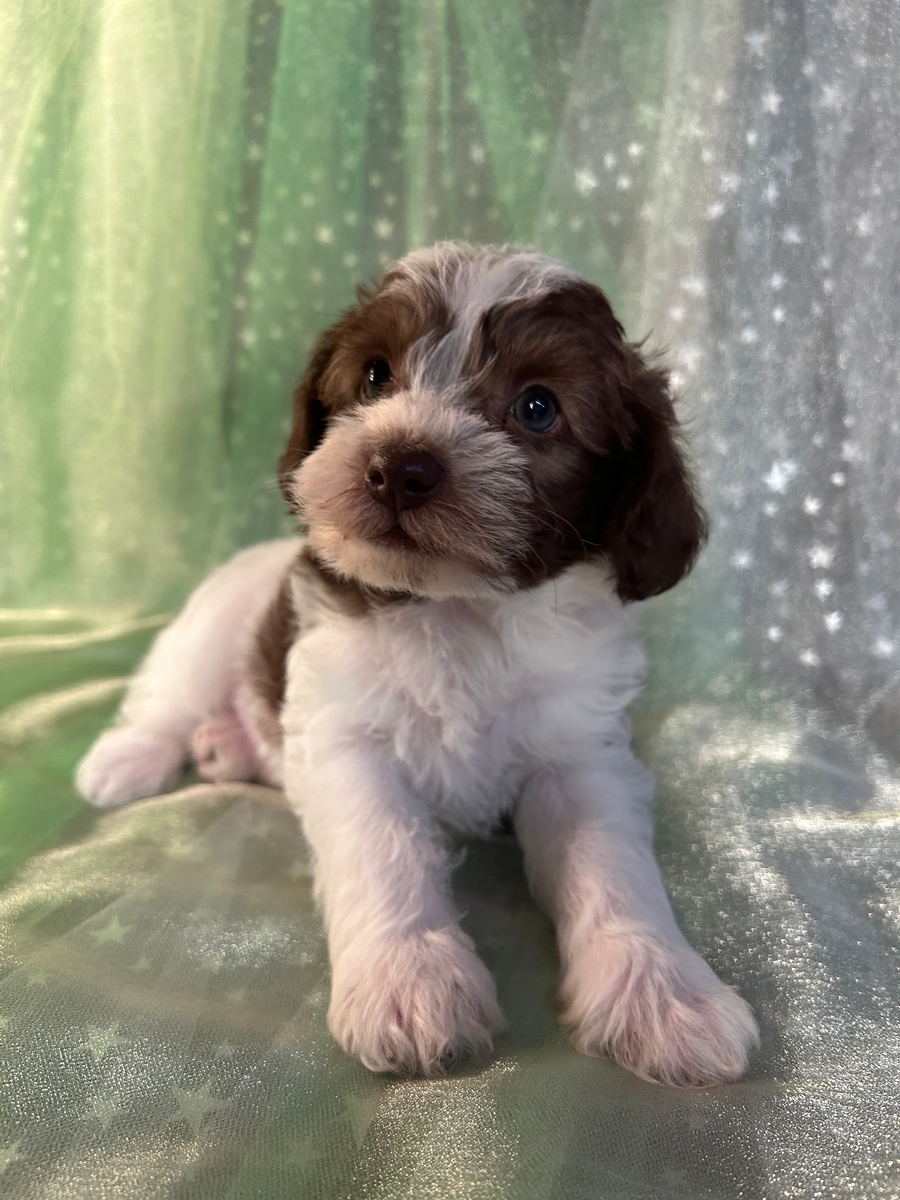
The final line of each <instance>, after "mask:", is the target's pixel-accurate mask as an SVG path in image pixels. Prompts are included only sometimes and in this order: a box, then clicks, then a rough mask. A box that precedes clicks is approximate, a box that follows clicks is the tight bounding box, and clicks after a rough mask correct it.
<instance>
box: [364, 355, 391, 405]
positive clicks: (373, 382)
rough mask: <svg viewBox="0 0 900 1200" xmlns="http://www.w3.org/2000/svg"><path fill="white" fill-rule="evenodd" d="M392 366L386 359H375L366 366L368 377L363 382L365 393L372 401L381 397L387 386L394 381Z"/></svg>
mask: <svg viewBox="0 0 900 1200" xmlns="http://www.w3.org/2000/svg"><path fill="white" fill-rule="evenodd" d="M393 378H394V377H393V375H392V374H391V364H390V363H389V362H388V360H387V359H386V358H373V359H372V360H371V362H369V363H368V364H367V366H366V377H365V380H364V381H363V391H364V392H365V393H366V396H367V397H368V398H369V399H370V400H374V399H375V398H376V396H380V395H381V393H382V391H383V390H384V387H385V384H388V383H390V382H391V380H392V379H393Z"/></svg>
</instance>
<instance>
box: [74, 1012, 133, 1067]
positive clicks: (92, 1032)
mask: <svg viewBox="0 0 900 1200" xmlns="http://www.w3.org/2000/svg"><path fill="white" fill-rule="evenodd" d="M127 1045H128V1038H123V1037H119V1022H118V1021H115V1022H113V1024H112V1025H110V1026H109V1028H108V1029H101V1028H100V1026H99V1025H89V1026H88V1035H87V1041H86V1042H82V1043H81V1045H80V1046H76V1047H75V1049H76V1050H90V1052H91V1054H92V1055H93V1056H94V1062H95V1063H97V1062H99V1061H100V1059H101V1058H102V1057H103V1055H104V1054H105V1053H106V1052H107V1050H113V1049H115V1048H116V1047H118V1046H127Z"/></svg>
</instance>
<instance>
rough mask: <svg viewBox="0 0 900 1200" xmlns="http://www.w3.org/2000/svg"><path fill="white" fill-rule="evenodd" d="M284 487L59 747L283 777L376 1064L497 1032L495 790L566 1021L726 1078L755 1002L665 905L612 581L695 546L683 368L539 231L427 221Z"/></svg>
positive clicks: (110, 764) (311, 379) (145, 780)
mask: <svg viewBox="0 0 900 1200" xmlns="http://www.w3.org/2000/svg"><path fill="white" fill-rule="evenodd" d="M280 480H281V486H282V489H283V491H284V494H285V497H286V498H287V501H288V503H289V505H290V506H291V508H292V509H293V510H294V511H295V512H296V513H297V515H298V516H299V517H300V519H301V521H302V522H303V524H304V525H305V528H306V534H305V536H304V537H303V538H300V539H286V540H283V541H276V542H271V543H268V544H265V545H259V546H254V547H252V548H250V549H249V550H244V551H243V552H242V553H240V554H238V555H237V556H236V557H235V558H234V559H232V560H231V562H229V563H228V564H227V565H226V566H224V567H222V568H221V569H220V570H218V571H216V572H215V573H214V574H213V575H212V576H211V577H210V578H209V579H207V581H206V582H205V583H204V584H202V585H201V587H200V588H199V589H198V590H197V591H196V592H195V593H194V594H193V596H192V597H191V598H190V600H189V601H188V603H187V606H186V607H185V609H184V611H183V612H182V613H181V615H180V616H179V617H178V618H177V620H176V621H175V622H174V623H173V624H172V625H171V626H170V627H169V628H168V629H167V630H165V631H164V632H163V633H162V634H161V635H160V637H159V638H158V639H157V641H156V643H155V645H154V646H153V648H152V650H151V651H150V654H149V656H148V658H147V660H146V662H145V663H144V665H143V667H142V668H141V670H140V672H139V673H138V675H137V676H136V678H135V679H134V681H133V683H132V685H131V687H130V690H129V692H128V695H127V696H126V699H125V701H124V703H123V706H122V710H121V714H120V718H119V722H118V726H117V727H116V728H114V729H113V730H111V731H109V732H107V733H105V734H103V735H102V736H101V737H100V739H99V740H98V741H97V743H96V744H95V745H94V747H93V749H92V750H91V751H90V753H89V754H88V755H87V757H86V758H85V759H84V760H83V761H82V763H81V765H80V767H79V769H78V775H77V782H78V786H79V788H80V790H81V792H82V794H83V795H84V796H85V797H86V798H87V799H89V800H91V801H93V802H94V803H95V804H99V805H113V804H123V803H126V802H127V801H130V800H135V799H137V798H138V797H141V796H148V795H152V794H155V793H158V792H159V791H161V790H163V789H165V788H167V787H170V786H171V785H172V784H173V783H174V781H175V780H176V778H177V776H178V774H179V772H180V771H181V768H182V765H183V763H184V761H185V759H186V758H187V756H188V754H189V752H190V753H192V754H193V756H194V758H195V759H196V762H197V765H198V767H199V770H200V772H201V774H202V775H204V776H205V777H206V778H208V779H211V780H226V779H258V780H261V781H263V782H266V783H269V784H272V785H274V786H279V787H281V786H283V787H284V788H285V790H286V792H287V795H288V797H289V799H290V801H291V803H292V805H293V807H294V808H295V809H296V811H297V813H298V814H299V816H300V819H301V821H302V823H303V829H304V831H305V833H306V837H307V839H308V841H309V843H310V845H311V847H312V850H313V852H314V858H315V870H316V882H317V895H318V898H319V901H320V903H321V906H322V910H323V912H324V917H325V922H326V925H327V930H328V941H329V950H330V956H331V964H332V974H333V978H332V995H331V1007H330V1012H329V1025H330V1028H331V1030H332V1032H333V1034H334V1036H335V1038H336V1039H337V1040H338V1042H339V1043H340V1044H341V1046H343V1047H344V1049H345V1050H347V1051H348V1052H349V1053H351V1054H356V1055H358V1056H359V1058H360V1059H362V1061H363V1062H364V1063H365V1064H366V1065H367V1066H368V1067H370V1068H371V1069H372V1070H373V1071H395V1072H403V1073H421V1074H426V1075H428V1074H433V1073H435V1072H438V1071H440V1070H442V1069H444V1068H445V1067H446V1065H447V1064H448V1063H449V1062H450V1061H452V1060H454V1059H456V1058H458V1057H459V1056H462V1055H466V1054H473V1053H474V1054H478V1053H483V1052H485V1051H486V1050H488V1049H489V1048H490V1046H491V1038H492V1035H493V1034H494V1033H495V1032H496V1031H497V1030H499V1029H500V1027H501V1023H502V1016H501V1012H500V1009H499V1007H498V1004H497V998H496V993H495V989H494V983H493V980H492V978H491V976H490V974H489V972H488V971H487V969H486V968H485V966H484V965H483V963H482V962H481V961H480V959H479V958H478V956H477V954H476V953H475V949H474V946H473V944H472V942H471V941H470V939H469V938H468V937H467V936H466V935H465V934H464V933H463V932H462V930H461V929H460V926H459V921H458V915H457V913H456V912H455V911H454V907H453V903H452V900H451V895H450V889H449V874H450V863H449V861H448V854H447V850H446V847H445V844H444V839H443V836H442V828H443V827H451V828H454V829H458V830H463V831H465V832H466V833H469V834H485V833H487V832H488V831H490V830H491V829H492V828H493V827H495V826H496V824H497V822H498V821H499V820H500V819H501V818H502V817H503V816H504V815H509V816H511V818H512V820H513V823H514V826H515V830H516V833H517V835H518V838H519V841H520V843H521V846H522V850H523V852H524V858H525V865H526V869H527V873H528V878H529V881H530V883H531V886H532V889H533V891H534V894H535V896H536V897H537V898H538V900H539V901H540V903H541V904H542V905H543V906H544V907H545V908H546V910H547V911H548V912H549V913H550V914H551V915H552V917H553V919H554V920H555V923H556V928H557V932H558V939H559V949H560V957H561V961H562V981H561V988H560V1000H561V1008H562V1021H563V1023H564V1024H565V1026H566V1027H567V1029H568V1030H569V1032H570V1035H571V1039H572V1042H573V1044H574V1045H575V1046H576V1047H577V1048H578V1049H579V1050H581V1051H584V1052H585V1053H588V1054H597V1053H601V1052H607V1053H609V1054H611V1055H612V1056H613V1057H614V1058H615V1059H616V1060H617V1061H618V1062H620V1063H621V1064H623V1065H624V1066H625V1067H627V1068H629V1069H630V1070H632V1071H634V1072H635V1073H637V1074H638V1075H640V1076H642V1077H643V1078H645V1079H653V1080H659V1081H661V1082H664V1083H668V1084H677V1085H705V1084H714V1083H720V1082H722V1081H725V1080H734V1079H737V1078H739V1077H740V1076H741V1075H742V1073H743V1072H744V1070H745V1068H746V1065H747V1057H748V1052H749V1050H750V1049H751V1047H752V1046H753V1045H754V1043H755V1041H756V1038H757V1033H756V1026H755V1024H754V1021H753V1017H752V1015H751V1013H750V1010H749V1008H748V1007H747V1005H746V1004H745V1003H744V1001H743V1000H741V999H740V998H739V997H738V996H737V995H736V994H735V992H734V991H732V989H731V988H729V987H727V986H725V985H724V984H723V983H721V982H720V981H719V979H718V978H717V977H716V976H715V974H714V973H713V972H712V970H711V969H710V968H709V966H707V964H706V963H705V962H704V961H703V960H702V959H701V958H700V957H699V956H698V955H697V954H696V953H695V952H694V950H693V949H692V948H691V947H690V945H689V944H688V943H687V941H686V940H685V938H684V936H683V935H682V934H681V932H680V931H679V929H678V927H677V925H676V923H675V920H674V917H673V915H672V912H671V909H670V906H669V902H668V899H667V897H666V893H665V891H664V888H663V884H662V880H661V877H660V873H659V869H658V867H657V865H656V862H655V860H654V858H653V854H652V848H651V839H652V829H651V820H650V814H649V801H650V798H651V792H652V781H651V778H650V776H649V774H648V772H647V771H646V770H645V769H644V768H643V767H642V766H641V765H640V764H639V763H638V762H637V761H636V759H635V758H634V755H633V753H632V750H631V745H630V736H629V724H628V718H627V716H626V708H627V707H628V705H629V704H630V703H631V702H632V701H633V700H634V698H635V697H636V695H637V694H638V690H639V681H640V676H641V672H642V665H643V659H642V653H641V650H640V648H639V646H638V644H637V643H636V641H635V640H634V637H633V635H632V632H631V629H630V624H629V618H628V613H627V610H626V605H627V604H628V603H629V602H630V601H635V600H642V599H644V598H646V597H648V596H654V595H657V594H658V593H660V592H664V591H666V590H667V589H668V588H670V587H672V586H673V585H674V584H676V583H677V582H678V581H679V579H680V578H681V577H682V576H683V575H684V574H685V572H686V571H688V570H689V568H690V566H691V565H692V563H693V561H694V558H695V556H696V554H697V551H698V549H699V547H700V545H701V543H702V541H703V538H704V535H705V520H704V516H703V513H702V511H701V509H700V507H699V505H698V502H697V499H696V496H695V494H694V490H693V486H692V483H691V479H690V476H689V473H688V470H687V468H686V465H685V460H684V456H683V453H682V450H681V447H680V442H679V432H678V427H677V423H676V419H675V414H674V411H673V407H672V401H671V398H670V395H669V391H668V387H667V377H666V375H665V373H664V372H663V371H661V370H660V369H659V368H658V367H656V366H653V365H650V364H648V363H647V362H646V361H645V360H644V359H643V358H642V356H641V354H640V352H639V350H638V348H637V347H635V346H634V345H630V344H629V343H628V342H626V341H625V338H624V333H623V330H622V327H621V325H620V324H619V323H618V321H617V320H616V318H615V316H614V315H613V312H612V310H611V308H610V306H609V303H608V302H607V300H606V298H605V297H604V295H603V294H602V293H601V292H600V291H599V290H598V289H597V288H595V287H593V286H592V285H591V284H589V283H587V282H585V281H584V280H583V279H581V278H579V277H578V276H577V275H575V274H573V273H572V272H571V271H570V270H568V269H567V268H566V267H564V266H563V265H561V264H560V263H558V262H555V261H553V260H551V259H549V258H546V257H544V256H543V255H540V254H537V253H531V252H522V251H519V250H515V249H509V248H499V249H498V248H494V247H474V246H467V245H457V244H451V243H444V244H441V245H438V246H435V247H433V248H431V249H428V250H417V251H415V252H413V253H412V254H409V255H408V256H407V257H406V258H404V259H403V260H402V261H400V262H399V263H397V264H396V265H395V266H393V267H392V268H391V269H390V270H389V271H388V272H387V274H386V275H385V277H384V279H383V280H382V281H381V283H380V284H379V285H378V286H377V287H376V288H375V289H374V291H371V292H366V291H361V292H360V293H359V303H358V305H357V306H356V307H355V308H354V309H352V310H351V311H349V312H347V313H346V314H345V316H344V317H343V318H342V319H341V320H340V321H339V322H338V323H337V325H335V326H334V327H333V328H332V329H329V330H328V331H327V332H326V333H324V334H323V335H322V337H321V338H320V340H319V342H318V345H317V346H316V348H315V350H314V352H313V354H312V357H311V360H310V363H309V366H308V368H307V371H306V374H305V375H304V377H303V379H302V381H301V383H300V385H299V387H298V389H297V392H296V395H295V399H294V417H293V428H292V429H291V433H290V437H289V439H288V444H287V448H286V450H285V452H284V455H283V457H282V460H281V470H280Z"/></svg>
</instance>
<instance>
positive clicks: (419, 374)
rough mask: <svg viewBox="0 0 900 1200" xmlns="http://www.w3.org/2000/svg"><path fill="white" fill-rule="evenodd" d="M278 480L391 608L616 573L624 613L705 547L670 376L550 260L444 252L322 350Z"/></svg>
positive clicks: (419, 265)
mask: <svg viewBox="0 0 900 1200" xmlns="http://www.w3.org/2000/svg"><path fill="white" fill-rule="evenodd" d="M280 479H281V485H282V488H283V490H284V493H285V496H286V498H287V500H288V502H289V503H290V504H291V506H292V508H294V510H295V511H296V512H297V513H298V514H299V515H300V516H301V518H302V519H303V520H304V521H305V523H306V525H307V527H308V530H309V547H310V549H311V551H312V552H313V554H314V555H315V556H316V557H317V559H318V560H319V562H320V563H322V564H324V565H325V566H326V567H327V568H329V569H330V570H331V571H332V572H334V573H336V574H337V575H338V576H339V577H341V578H343V579H348V580H354V581H356V582H358V583H361V584H363V585H366V586H368V587H374V588H377V589H383V590H385V591H395V592H406V593H412V594H414V595H421V596H472V595H480V594H481V595H483V594H488V593H492V592H494V593H496V592H503V591H510V590H513V589H516V588H521V587H529V586H533V585H534V584H537V583H540V582H542V581H543V580H545V579H548V578H552V577H553V576H554V575H557V574H559V572H561V571H562V570H564V569H565V568H566V567H567V566H569V565H570V564H571V563H573V562H577V561H581V560H584V559H585V558H598V557H603V558H605V559H606V561H607V562H608V563H609V565H610V566H611V568H612V570H613V572H614V574H615V578H616V583H617V590H618V593H619V595H620V596H621V597H622V599H623V600H640V599H644V598H646V597H648V596H653V595H656V594H658V593H659V592H664V591H666V590H667V589H668V588H670V587H672V586H674V584H676V583H677V582H678V580H679V579H680V578H681V577H682V576H683V575H684V574H685V572H686V571H688V570H689V569H690V567H691V565H692V563H693V561H694V558H695V557H696V554H697V551H698V549H699V547H700V545H701V544H702V541H703V538H704V536H705V533H706V524H705V518H704V516H703V512H702V510H701V509H700V507H699V504H698V502H697V499H696V496H695V494H694V490H693V487H692V484H691V480H690V476H689V474H688V471H687V468H686V466H685V461H684V457H683V454H682V450H681V447H680V443H679V431H678V426H677V422H676V419H675V414H674V410H673V407H672V401H671V397H670V395H669V391H668V380H667V376H666V374H665V372H663V371H661V370H659V369H658V368H657V367H655V366H652V365H648V363H647V362H646V361H645V360H644V359H643V358H642V356H641V354H640V352H639V350H638V349H637V347H635V346H633V345H630V344H629V343H627V342H626V341H625V340H624V333H623V330H622V327H621V326H620V325H619V323H618V321H617V320H616V318H615V316H614V315H613V312H612V309H611V308H610V306H609V303H608V301H607V300H606V297H605V296H604V295H603V293H602V292H601V291H600V290H599V289H598V288H595V287H594V286H593V285H591V284H589V283H587V282H586V281H584V280H583V279H581V278H579V277H578V276H577V275H575V274H573V273H572V272H570V271H569V270H568V269H567V268H565V267H564V266H563V265H562V264H560V263H557V262H555V261H553V260H552V259H549V258H546V257H545V256H543V255H540V254H536V253H531V252H523V251H518V250H509V249H498V248H496V247H473V246H467V245H458V244H453V243H442V244H440V245H438V246H435V247H433V248H431V249H428V250H418V251H415V252H413V253H412V254H410V255H408V256H407V257H406V258H404V259H402V260H401V261H400V262H399V263H397V264H396V265H395V266H394V267H393V268H391V269H390V270H389V271H388V273H387V274H386V275H385V277H384V278H383V279H382V281H381V283H380V284H379V285H378V286H377V287H376V288H375V290H374V291H372V292H361V293H360V297H359V304H358V306H357V307H356V308H354V309H353V310H351V311H349V312H348V313H346V314H345V316H344V317H343V318H342V320H341V321H339V322H338V324H337V325H335V326H334V327H333V328H331V329H329V330H328V331H327V332H326V333H324V334H323V335H322V337H321V338H320V340H319V343H318V345H317V346H316V348H315V350H314V352H313V355H312V358H311V360H310V363H309V366H308V368H307V370H306V373H305V374H304V376H303V379H302V380H301V382H300V385H299V387H298V388H297V391H296V394H295V397H294V421H293V428H292V430H291V434H290V437H289V439H288V444H287V448H286V449H285V452H284V455H283V456H282V459H281V464H280Z"/></svg>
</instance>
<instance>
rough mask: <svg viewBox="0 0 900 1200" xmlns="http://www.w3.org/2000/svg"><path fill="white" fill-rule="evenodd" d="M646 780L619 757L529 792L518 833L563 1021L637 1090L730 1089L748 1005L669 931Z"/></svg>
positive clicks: (740, 1062)
mask: <svg viewBox="0 0 900 1200" xmlns="http://www.w3.org/2000/svg"><path fill="white" fill-rule="evenodd" d="M651 790H652V788H651V786H649V773H648V772H646V771H645V770H644V768H643V767H641V766H640V764H639V763H638V762H637V761H636V759H635V758H634V757H633V755H632V754H631V753H630V752H629V751H627V750H610V751H609V752H608V753H607V755H606V756H604V758H603V759H602V760H601V761H600V762H599V763H598V764H597V765H596V766H593V767H583V766H582V767H578V768H557V769H556V770H553V769H547V770H545V771H542V772H541V773H539V774H537V775H535V776H534V777H533V778H532V779H531V780H530V781H529V783H528V785H527V787H526V789H525V792H524V794H523V796H522V799H521V801H520V804H519V807H518V810H517V814H516V831H517V833H518V836H519V840H520V842H521V844H522V848H523V851H524V854H525V863H526V869H527V871H528V875H529V878H530V881H531V885H532V888H533V890H534V892H535V894H536V896H537V897H538V899H539V900H540V901H541V903H542V904H543V905H544V907H545V908H546V909H547V910H548V912H549V913H550V914H551V915H552V916H553V918H554V920H555V921H556V925H557V936H558V940H559V948H560V956H561V959H562V970H563V975H562V981H561V987H560V998H561V1001H562V1005H563V1012H562V1018H561V1019H562V1021H563V1023H564V1024H565V1025H566V1026H567V1027H568V1029H569V1031H570V1035H571V1038H572V1042H573V1044H574V1045H575V1047H576V1048H577V1049H578V1050H581V1051H582V1052H583V1053H587V1054H598V1053H601V1052H603V1051H606V1052H607V1053H609V1054H611V1055H612V1057H613V1058H615V1059H616V1060H617V1061H618V1062H620V1063H621V1064H622V1065H623V1066H625V1067H627V1068H628V1069H629V1070H632V1071H634V1072H635V1073H636V1074H637V1075H640V1076H641V1077H642V1078H644V1079H651V1080H657V1081H659V1082H661V1083H667V1084H672V1085H678V1086H704V1085H708V1084H715V1083H723V1082H726V1081H728V1080H735V1079H739V1078H740V1077H741V1076H742V1075H743V1073H744V1071H745V1070H746V1066H747V1058H748V1054H749V1051H750V1049H751V1048H752V1047H753V1046H754V1045H755V1044H756V1043H757V1040H758V1035H757V1029H756V1023H755V1021H754V1019H753V1016H752V1014H751V1011H750V1009H749V1007H748V1005H747V1004H746V1003H745V1002H744V1001H743V1000H742V999H741V998H740V997H739V996H738V995H737V993H736V992H734V991H733V990H732V989H731V988H730V987H727V986H726V985H725V984H723V983H722V982H721V980H719V979H718V977H717V976H716V975H715V973H714V972H713V971H712V969H711V968H710V967H709V966H708V965H707V963H705V962H704V961H703V959H702V958H701V957H700V956H699V955H698V954H697V953H696V952H695V951H694V950H693V948H692V947H691V946H690V945H689V944H688V942H687V940H686V938H685V937H684V935H683V934H682V933H681V931H680V930H679V929H678V926H677V924H676V922H675V918H674V916H673V914H672V910H671V907H670V905H669V900H668V897H667V896H666V893H665V889H664V887H663V883H662V878H661V876H660V873H659V868H658V866H657V864H656V860H655V858H654V856H653V850H652V826H651V822H650V818H649V809H648V805H647V802H648V800H649V795H650V792H651Z"/></svg>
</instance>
